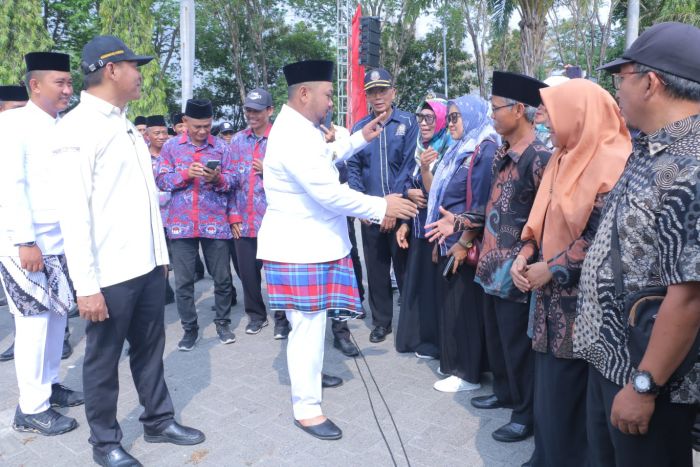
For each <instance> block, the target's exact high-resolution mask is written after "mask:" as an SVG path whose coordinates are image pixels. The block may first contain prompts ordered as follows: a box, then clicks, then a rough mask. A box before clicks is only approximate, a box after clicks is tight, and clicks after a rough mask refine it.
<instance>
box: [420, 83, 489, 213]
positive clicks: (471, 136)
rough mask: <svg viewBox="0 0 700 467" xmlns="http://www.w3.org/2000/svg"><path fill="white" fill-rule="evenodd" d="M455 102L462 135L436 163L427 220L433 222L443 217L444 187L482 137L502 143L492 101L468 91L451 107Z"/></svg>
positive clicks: (450, 104)
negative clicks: (494, 119)
mask: <svg viewBox="0 0 700 467" xmlns="http://www.w3.org/2000/svg"><path fill="white" fill-rule="evenodd" d="M453 105H454V106H455V107H457V110H459V113H460V115H461V116H462V127H463V132H462V137H461V138H460V139H459V140H458V141H455V143H454V144H453V145H452V146H451V147H450V149H448V150H447V152H446V153H445V155H444V156H443V157H442V160H441V161H440V164H438V166H437V170H436V171H435V175H434V177H433V183H432V185H431V187H430V194H429V195H428V217H427V220H428V222H434V221H436V220H437V219H438V218H439V217H440V212H439V210H438V207H439V206H440V205H441V204H442V200H443V197H444V194H445V189H446V188H447V185H448V183H449V182H450V179H451V178H452V176H453V175H454V173H455V172H456V171H457V169H459V167H460V166H461V165H462V163H463V162H464V161H465V159H466V158H467V157H468V156H469V155H471V154H472V153H473V152H474V150H475V149H476V147H477V146H478V145H479V144H480V143H481V142H482V141H484V140H486V139H489V140H491V141H493V142H495V143H496V144H499V145H500V141H501V139H500V137H499V136H498V133H496V130H495V129H494V128H493V120H492V119H491V117H490V116H489V104H488V103H487V102H486V101H485V100H484V99H482V98H481V97H479V96H477V95H474V94H468V95H466V96H462V97H458V98H457V99H455V100H451V101H450V102H448V103H447V109H448V111H449V108H450V107H451V106H453ZM469 176H471V174H469Z"/></svg>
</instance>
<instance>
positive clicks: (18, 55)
mask: <svg viewBox="0 0 700 467" xmlns="http://www.w3.org/2000/svg"><path fill="white" fill-rule="evenodd" d="M41 6H42V5H41V1H40V0H3V1H2V2H0V84H13V83H14V84H17V83H19V82H20V80H21V79H23V77H22V71H23V70H24V69H25V66H24V55H25V54H27V53H28V52H38V51H48V50H51V47H52V46H53V42H52V41H51V39H50V38H49V35H48V32H47V31H46V27H45V26H44V22H43V19H42V8H41Z"/></svg>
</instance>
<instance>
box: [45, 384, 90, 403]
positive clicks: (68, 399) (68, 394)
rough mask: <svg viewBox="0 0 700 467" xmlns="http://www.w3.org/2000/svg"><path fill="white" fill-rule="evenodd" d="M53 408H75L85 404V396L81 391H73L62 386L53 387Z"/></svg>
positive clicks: (51, 400) (55, 385) (51, 399)
mask: <svg viewBox="0 0 700 467" xmlns="http://www.w3.org/2000/svg"><path fill="white" fill-rule="evenodd" d="M49 402H50V403H51V407H61V408H63V407H75V406H77V405H83V404H84V403H85V396H83V393H82V392H80V391H73V390H72V389H68V388H67V387H65V386H64V385H62V384H58V383H54V384H52V385H51V397H50V398H49Z"/></svg>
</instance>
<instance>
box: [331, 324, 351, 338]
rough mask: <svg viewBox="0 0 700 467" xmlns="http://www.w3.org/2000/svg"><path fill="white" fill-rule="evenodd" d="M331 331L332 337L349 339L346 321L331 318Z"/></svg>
mask: <svg viewBox="0 0 700 467" xmlns="http://www.w3.org/2000/svg"><path fill="white" fill-rule="evenodd" d="M331 331H332V332H333V337H335V338H336V339H338V340H345V339H350V328H349V327H348V322H347V321H339V320H337V319H332V320H331Z"/></svg>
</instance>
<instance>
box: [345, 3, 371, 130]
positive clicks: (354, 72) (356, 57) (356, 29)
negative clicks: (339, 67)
mask: <svg viewBox="0 0 700 467" xmlns="http://www.w3.org/2000/svg"><path fill="white" fill-rule="evenodd" d="M360 18H362V8H361V7H360V5H359V4H358V5H357V10H355V15H354V16H353V17H352V25H351V28H350V39H349V42H350V43H349V44H348V52H349V53H348V55H349V58H350V63H349V64H348V67H349V69H350V79H349V80H348V100H349V102H348V107H349V108H348V116H347V119H346V120H345V126H346V127H347V128H348V130H352V127H353V125H355V123H357V122H359V121H360V120H362V118H363V117H365V116H366V115H367V99H366V97H365V67H364V66H362V65H360Z"/></svg>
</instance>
